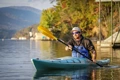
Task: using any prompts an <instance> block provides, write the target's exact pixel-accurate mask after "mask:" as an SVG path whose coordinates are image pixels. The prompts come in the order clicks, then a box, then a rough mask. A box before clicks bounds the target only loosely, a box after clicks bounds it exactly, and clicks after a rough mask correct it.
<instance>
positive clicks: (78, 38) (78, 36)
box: [72, 31, 81, 40]
mask: <svg viewBox="0 0 120 80" xmlns="http://www.w3.org/2000/svg"><path fill="white" fill-rule="evenodd" d="M72 35H73V38H74V39H76V40H80V35H81V32H79V31H73V32H72Z"/></svg>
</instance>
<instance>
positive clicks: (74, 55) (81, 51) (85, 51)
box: [72, 46, 90, 58]
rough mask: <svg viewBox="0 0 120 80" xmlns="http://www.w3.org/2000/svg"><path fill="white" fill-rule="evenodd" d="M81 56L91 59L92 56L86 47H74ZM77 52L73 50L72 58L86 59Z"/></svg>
mask: <svg viewBox="0 0 120 80" xmlns="http://www.w3.org/2000/svg"><path fill="white" fill-rule="evenodd" d="M74 48H76V49H77V50H78V51H79V52H80V53H81V54H83V55H85V56H86V57H88V58H90V54H89V52H88V50H87V49H86V48H85V47H84V46H74ZM80 53H78V52H76V51H75V50H72V57H79V58H85V57H84V56H83V55H81V54H80Z"/></svg>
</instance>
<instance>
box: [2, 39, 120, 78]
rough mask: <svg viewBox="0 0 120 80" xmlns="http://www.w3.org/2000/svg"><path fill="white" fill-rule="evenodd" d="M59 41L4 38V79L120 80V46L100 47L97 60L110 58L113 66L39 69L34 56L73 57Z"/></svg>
mask: <svg viewBox="0 0 120 80" xmlns="http://www.w3.org/2000/svg"><path fill="white" fill-rule="evenodd" d="M64 47H65V46H64V45H63V44H61V43H59V42H56V41H17V40H15V41H14V40H4V41H2V40H0V80H120V67H119V66H120V49H115V50H113V49H111V48H98V47H96V50H97V54H98V57H97V59H108V58H109V59H110V61H111V62H110V67H107V68H97V69H82V70H68V71H67V70H64V71H62V70H61V71H46V72H36V69H35V67H34V66H33V64H32V62H31V59H32V58H40V59H53V58H58V57H64V56H70V55H71V54H70V52H66V51H65V50H64Z"/></svg>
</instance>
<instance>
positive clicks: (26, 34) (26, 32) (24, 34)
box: [13, 24, 38, 39]
mask: <svg viewBox="0 0 120 80" xmlns="http://www.w3.org/2000/svg"><path fill="white" fill-rule="evenodd" d="M37 27H38V24H34V25H32V26H29V27H27V28H24V29H21V30H19V31H17V32H16V33H15V34H14V35H13V37H14V38H17V39H18V38H19V37H26V38H27V39H29V38H30V34H29V32H32V33H33V36H32V37H34V36H35V35H34V33H36V32H38V30H37Z"/></svg>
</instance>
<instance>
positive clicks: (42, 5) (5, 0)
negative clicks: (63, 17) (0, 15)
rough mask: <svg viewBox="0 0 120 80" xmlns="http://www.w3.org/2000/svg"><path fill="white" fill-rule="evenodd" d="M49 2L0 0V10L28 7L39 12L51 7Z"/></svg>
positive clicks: (44, 0)
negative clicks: (11, 7)
mask: <svg viewBox="0 0 120 80" xmlns="http://www.w3.org/2000/svg"><path fill="white" fill-rule="evenodd" d="M50 1H51V0H0V8H1V7H8V6H30V7H34V8H36V9H39V10H43V9H47V8H50V7H53V5H55V2H54V3H51V2H50Z"/></svg>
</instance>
